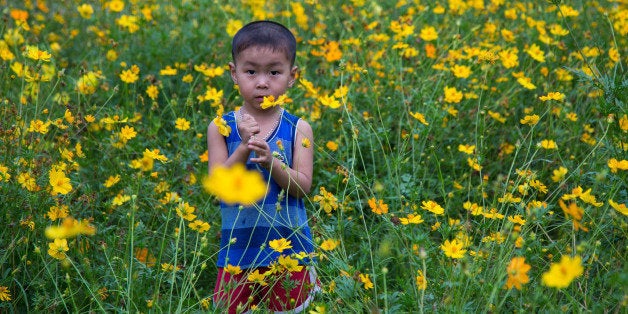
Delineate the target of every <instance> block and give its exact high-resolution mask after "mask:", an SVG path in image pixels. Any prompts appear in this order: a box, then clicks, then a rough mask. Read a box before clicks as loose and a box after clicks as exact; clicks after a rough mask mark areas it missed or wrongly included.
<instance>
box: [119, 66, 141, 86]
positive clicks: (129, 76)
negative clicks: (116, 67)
mask: <svg viewBox="0 0 628 314" xmlns="http://www.w3.org/2000/svg"><path fill="white" fill-rule="evenodd" d="M139 78H140V76H139V73H136V72H135V71H133V69H126V70H124V71H122V73H120V79H121V80H122V82H125V83H127V84H132V83H135V82H136V81H137V80H138V79H139Z"/></svg>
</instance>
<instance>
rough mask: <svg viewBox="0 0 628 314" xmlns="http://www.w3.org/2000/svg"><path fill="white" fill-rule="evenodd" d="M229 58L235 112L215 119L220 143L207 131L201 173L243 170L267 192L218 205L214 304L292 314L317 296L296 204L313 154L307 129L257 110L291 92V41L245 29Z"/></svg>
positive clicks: (272, 26)
mask: <svg viewBox="0 0 628 314" xmlns="http://www.w3.org/2000/svg"><path fill="white" fill-rule="evenodd" d="M231 54H232V58H233V61H232V62H230V63H229V68H230V72H231V78H232V80H233V82H234V84H236V85H237V86H238V87H239V91H240V95H241V96H242V98H243V104H242V106H241V107H240V109H239V110H237V111H232V112H229V113H227V114H225V115H224V116H223V118H224V120H225V121H226V122H227V124H228V125H229V126H230V127H231V130H232V131H231V133H230V134H229V135H228V136H226V137H225V136H223V135H221V134H220V133H219V132H218V128H217V126H216V125H215V124H214V123H213V122H212V123H211V124H210V125H209V127H208V131H207V135H208V136H207V145H208V152H209V167H210V169H211V168H212V166H216V165H223V166H227V167H229V166H231V165H234V164H236V163H241V164H245V165H246V167H247V168H248V169H249V170H257V171H260V172H261V173H262V175H263V176H264V179H265V181H266V182H268V190H267V194H266V196H265V197H264V198H263V200H262V201H260V202H258V203H257V204H256V205H254V206H251V207H243V206H240V205H237V204H236V205H228V204H225V203H221V206H220V208H221V214H222V230H221V243H220V251H219V252H218V261H217V265H218V276H217V282H216V288H215V291H214V303H215V304H216V306H217V307H218V308H219V309H221V310H222V309H224V310H228V311H229V312H230V313H235V312H243V311H246V310H249V309H251V308H257V307H262V305H263V306H265V307H267V308H268V309H269V310H271V311H276V312H278V311H293V312H300V311H302V310H304V309H305V308H306V307H307V306H308V304H309V303H310V302H311V298H312V295H313V293H314V292H315V291H316V290H317V289H318V285H317V280H316V274H315V271H314V268H313V267H312V261H311V260H310V259H309V258H308V256H309V255H310V253H313V252H314V247H313V244H312V236H311V233H310V228H309V226H308V224H307V220H308V219H307V216H306V213H305V207H304V204H303V200H302V197H303V196H305V195H306V194H308V193H309V191H310V188H311V186H312V172H313V170H312V168H313V158H314V157H313V150H312V148H311V146H310V145H306V144H305V143H307V142H308V141H309V143H313V135H312V128H311V127H310V125H309V124H308V123H307V122H306V121H304V120H302V119H299V118H298V117H295V116H293V115H292V114H290V113H288V112H287V111H285V110H284V109H283V108H281V107H280V106H273V107H270V108H267V109H263V108H262V106H261V104H262V102H263V101H264V98H265V97H269V96H273V97H274V98H275V99H277V98H278V97H279V96H281V95H283V94H284V93H285V92H286V90H287V89H288V88H289V87H292V85H293V84H294V81H295V79H296V75H297V67H296V66H295V58H296V40H295V38H294V35H293V34H292V33H291V32H290V30H288V29H287V28H286V27H284V26H283V25H281V24H279V23H275V22H271V21H257V22H252V23H250V24H247V25H245V26H244V27H243V28H242V29H240V30H239V31H238V32H237V33H236V35H235V36H234V37H233V42H232V50H231ZM304 140H305V141H304ZM302 143H303V144H302ZM271 241H273V242H274V243H275V245H270V243H271ZM277 243H280V244H282V245H280V246H281V247H277V245H276V244H277ZM295 255H299V257H300V258H297V257H295ZM297 260H299V265H296V261H297ZM289 262H293V263H289ZM282 265H283V266H282ZM285 265H291V266H288V267H285ZM240 270H243V271H242V272H239V271H240Z"/></svg>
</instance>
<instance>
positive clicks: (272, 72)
mask: <svg viewBox="0 0 628 314" xmlns="http://www.w3.org/2000/svg"><path fill="white" fill-rule="evenodd" d="M270 75H279V71H270Z"/></svg>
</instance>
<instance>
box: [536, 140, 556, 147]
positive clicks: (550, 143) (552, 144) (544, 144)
mask: <svg viewBox="0 0 628 314" xmlns="http://www.w3.org/2000/svg"><path fill="white" fill-rule="evenodd" d="M537 146H538V147H541V148H544V149H556V148H558V146H556V142H554V141H553V140H542V141H540V142H539V143H538V144H537Z"/></svg>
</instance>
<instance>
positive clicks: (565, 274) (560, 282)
mask: <svg viewBox="0 0 628 314" xmlns="http://www.w3.org/2000/svg"><path fill="white" fill-rule="evenodd" d="M583 272H584V268H583V267H582V259H581V258H580V256H575V257H573V258H572V257H569V256H563V257H562V258H561V259H560V262H559V263H552V265H551V266H550V269H549V270H548V271H547V272H545V273H543V277H542V281H543V284H544V285H546V286H548V287H552V288H557V289H562V288H566V287H568V286H569V285H570V284H571V282H572V281H573V280H574V279H576V278H578V277H580V276H581V275H582V273H583Z"/></svg>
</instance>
